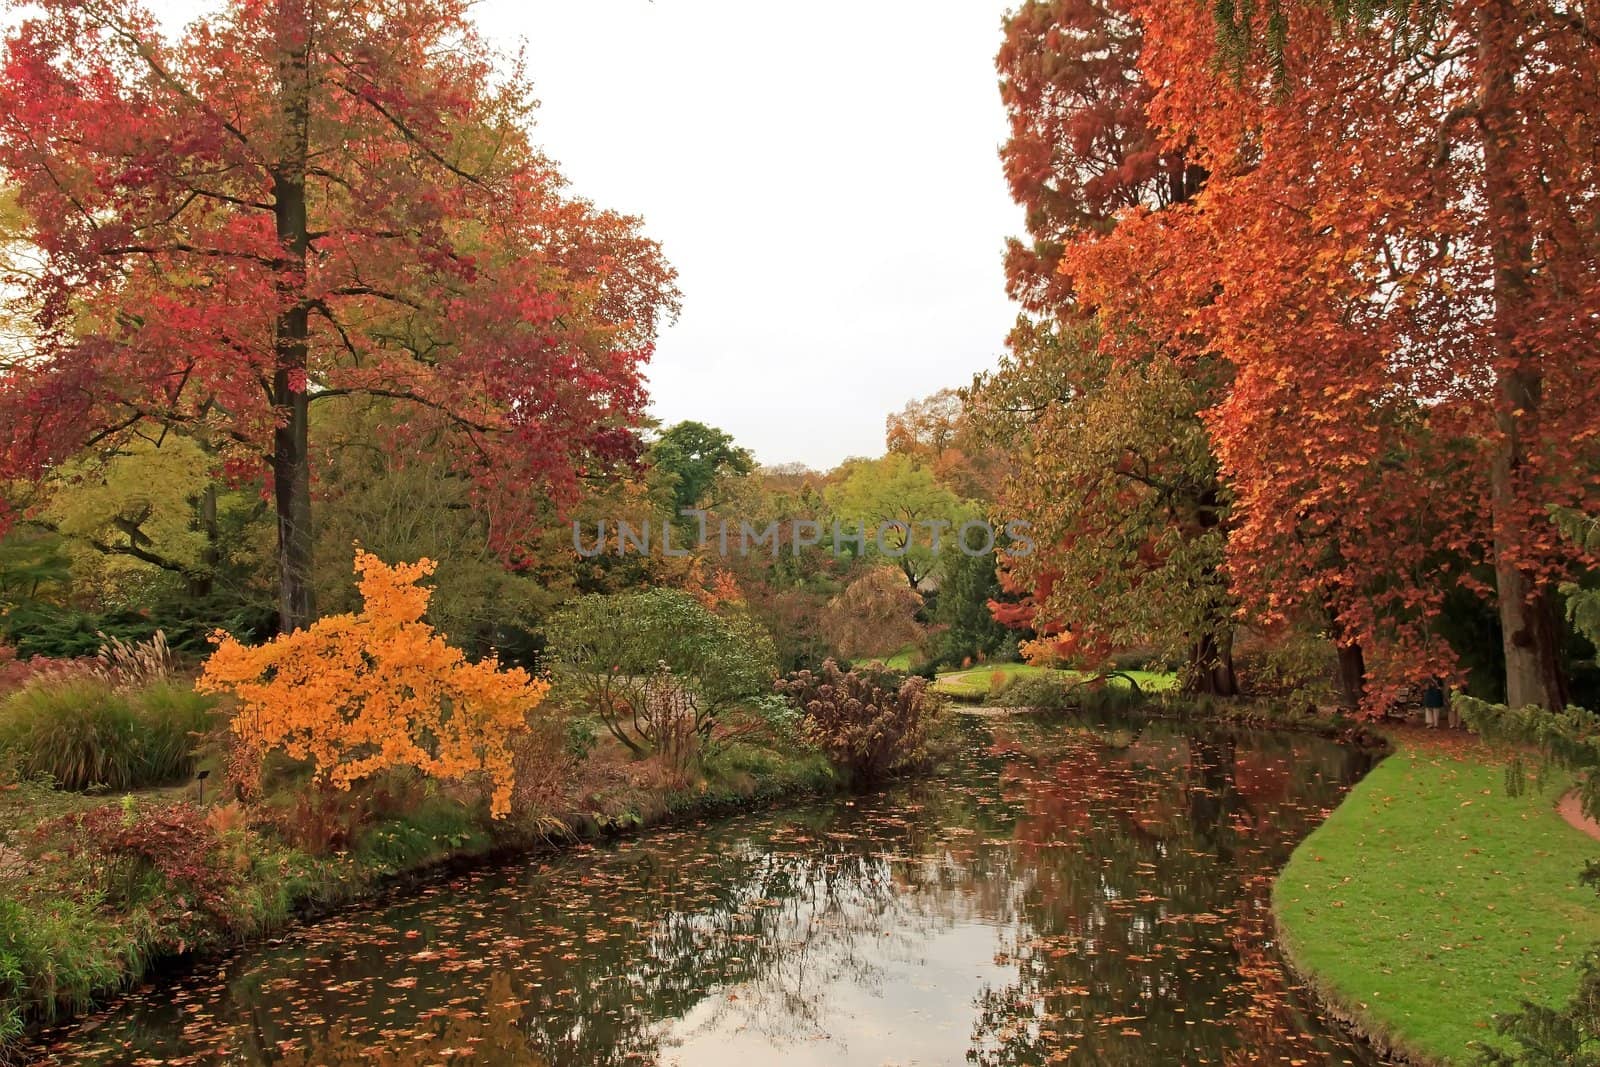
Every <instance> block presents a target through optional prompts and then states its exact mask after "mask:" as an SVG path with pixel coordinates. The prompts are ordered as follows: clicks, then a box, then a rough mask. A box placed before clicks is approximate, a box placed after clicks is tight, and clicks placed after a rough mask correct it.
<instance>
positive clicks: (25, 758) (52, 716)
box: [0, 674, 213, 791]
mask: <svg viewBox="0 0 1600 1067" xmlns="http://www.w3.org/2000/svg"><path fill="white" fill-rule="evenodd" d="M212 705H213V702H212V700H211V699H210V698H209V697H203V696H200V695H199V694H196V693H193V692H191V691H189V690H187V689H183V688H180V687H179V686H177V685H174V684H172V683H169V682H158V683H155V684H153V685H150V686H147V687H145V688H143V689H139V690H134V691H132V692H129V693H122V692H118V691H117V690H116V689H115V688H114V687H113V686H112V684H111V683H110V682H108V681H106V680H104V679H102V678H97V677H95V676H93V675H88V674H79V675H68V676H64V677H63V676H57V677H44V678H35V679H33V680H32V681H30V682H29V683H28V684H27V685H26V686H24V687H23V688H22V689H20V690H18V691H17V692H16V693H13V694H12V695H11V696H9V697H8V698H6V700H5V702H4V703H0V753H3V754H4V755H5V757H6V762H7V763H9V764H10V765H11V766H12V768H13V769H14V771H15V772H16V773H17V774H19V775H21V776H23V777H28V778H39V777H48V778H50V779H52V780H53V781H54V782H55V783H56V785H57V787H59V788H61V789H70V790H79V791H81V790H86V789H91V788H95V787H103V788H106V789H111V790H127V789H139V788H142V787H145V786H152V785H165V784H168V783H171V782H176V781H181V780H182V779H184V778H185V777H187V776H188V775H189V774H190V773H192V772H193V770H194V762H195V758H194V748H195V737H194V735H195V734H197V733H203V732H204V731H206V730H207V729H208V728H209V726H210V724H211V709H212Z"/></svg>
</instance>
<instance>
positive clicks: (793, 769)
mask: <svg viewBox="0 0 1600 1067" xmlns="http://www.w3.org/2000/svg"><path fill="white" fill-rule="evenodd" d="M987 710H988V712H989V713H990V714H1000V715H1001V716H1003V717H1009V716H1013V715H1023V716H1027V717H1029V718H1035V717H1038V716H1045V717H1048V718H1051V719H1054V718H1055V717H1057V716H1059V715H1061V712H1060V711H1059V709H1030V708H1018V707H1010V708H1004V709H987ZM973 711H974V712H976V713H977V714H980V715H981V714H983V713H984V711H983V709H973ZM1067 714H1068V715H1069V716H1070V715H1071V713H1070V712H1069V713H1067ZM963 717H966V716H963ZM1138 717H1139V718H1140V719H1148V720H1151V721H1166V722H1174V723H1186V724H1191V725H1215V726H1222V727H1240V728H1249V729H1257V728H1266V729H1270V730H1278V731H1283V732H1288V733H1306V734H1314V735H1318V736H1322V737H1326V738H1328V739H1330V740H1335V741H1338V742H1341V743H1343V744H1346V745H1350V746H1354V747H1357V748H1362V749H1366V750H1369V751H1374V752H1376V753H1378V754H1379V755H1380V756H1381V755H1382V754H1383V753H1384V752H1386V751H1387V741H1386V740H1385V739H1384V738H1383V737H1382V736H1381V735H1380V734H1378V733H1375V732H1373V731H1372V730H1370V729H1368V728H1367V727H1366V726H1364V725H1362V724H1359V723H1355V722H1352V721H1350V720H1337V721H1335V720H1329V719H1326V718H1319V717H1314V716H1300V715H1293V714H1287V713H1284V712H1281V711H1273V710H1270V709H1268V708H1266V707H1264V706H1257V707H1255V708H1254V709H1248V708H1240V707H1236V706H1234V705H1233V704H1231V703H1222V704H1213V703H1207V702H1204V701H1193V700H1184V701H1179V700H1166V701H1161V702H1159V703H1152V704H1150V705H1146V706H1145V707H1144V708H1142V709H1141V710H1140V711H1139V712H1138ZM763 754H764V758H762V759H760V760H759V761H755V762H752V763H749V764H740V765H738V767H737V769H736V770H735V771H733V772H731V773H724V774H721V775H719V776H718V778H719V779H720V780H718V781H715V782H708V781H702V782H700V783H699V784H698V785H697V786H693V787H688V788H659V789H655V790H651V791H646V792H639V791H637V790H635V791H633V792H632V793H630V794H629V796H628V799H627V801H626V809H625V810H617V809H618V807H619V805H618V804H616V803H612V804H611V805H609V807H610V808H611V809H612V811H613V813H612V814H609V815H597V814H596V813H595V812H593V811H582V812H574V813H569V814H567V815H564V816H562V817H561V818H560V819H544V820H540V821H538V822H537V823H530V822H527V821H518V820H510V821H500V822H495V821H490V820H478V821H477V822H476V823H473V822H471V821H467V822H460V823H459V825H458V824H457V821H452V820H451V819H449V818H448V817H445V818H444V820H443V821H444V822H448V823H450V824H449V825H443V824H441V825H431V823H433V822H436V821H440V820H439V817H440V816H441V815H442V813H443V812H445V811H446V810H447V808H446V806H445V805H435V806H433V807H431V808H430V807H427V806H425V807H424V809H423V810H422V811H420V812H418V813H416V815H415V816H414V817H409V818H406V819H401V820H397V821H396V823H394V824H393V825H391V826H390V827H389V828H388V830H387V831H384V832H385V833H387V834H389V835H392V837H393V839H394V846H393V847H392V848H391V849H387V850H378V851H374V850H372V849H365V848H364V849H361V850H359V851H357V850H352V851H349V852H345V853H341V854H339V855H337V856H334V857H329V858H327V859H325V860H320V861H317V862H314V863H311V864H304V865H297V866H296V867H295V869H293V870H292V871H289V870H288V869H287V868H284V869H283V872H282V874H283V877H282V878H281V880H280V881H279V883H278V884H277V885H276V886H271V887H269V886H265V885H263V886H262V887H260V889H261V893H260V899H259V907H258V908H256V909H254V910H253V911H251V912H250V913H248V914H240V913H235V914H234V915H233V916H231V918H230V921H228V922H220V921H216V920H215V919H213V918H211V917H209V916H205V915H203V914H198V913H190V914H189V915H188V916H187V917H188V919H189V920H190V921H189V922H187V923H185V924H184V925H183V926H182V927H181V928H176V927H159V926H149V925H141V924H131V923H130V924H124V925H118V926H115V927H112V928H111V929H110V930H109V931H105V932H104V933H108V934H109V935H110V936H112V937H114V938H117V939H118V940H116V941H115V942H113V943H102V944H101V945H99V946H98V947H97V950H96V951H94V952H89V951H83V952H82V953H81V955H80V957H79V958H77V959H76V960H72V961H66V960H63V961H61V962H62V963H65V964H72V965H76V966H77V967H78V968H79V969H80V975H81V977H77V978H75V979H74V978H68V981H72V980H75V981H77V982H78V983H79V985H78V986H77V987H76V988H72V989H71V990H70V995H64V990H63V989H62V986H63V985H64V984H65V983H64V982H63V978H67V975H65V974H64V973H63V972H65V970H66V968H65V967H63V968H62V969H61V971H60V972H58V971H54V970H53V971H52V972H51V973H50V974H49V975H48V976H47V977H48V979H49V981H50V982H52V983H54V998H53V1004H52V1002H51V1001H50V1000H46V999H43V998H41V999H40V1000H38V1001H36V1002H35V1003H34V1004H33V1005H31V1006H30V1007H29V1008H28V1009H27V1011H26V1015H25V1023H24V1027H25V1028H24V1036H23V1040H22V1041H21V1042H19V1044H18V1047H19V1048H21V1049H22V1050H23V1052H24V1054H26V1049H27V1048H28V1046H29V1045H30V1044H33V1045H36V1044H37V1042H38V1041H39V1040H40V1038H41V1036H46V1035H51V1034H60V1033H61V1032H63V1029H64V1027H65V1026H66V1025H67V1024H69V1023H71V1022H72V1021H73V1020H74V1019H75V1018H76V1017H78V1016H79V1015H82V1014H85V1013H88V1012H89V1011H91V1010H98V1009H101V1008H104V1007H106V1006H108V1005H114V1003H115V1001H116V999H117V998H118V997H119V996H121V995H123V994H125V993H127V992H128V991H129V990H130V989H132V988H134V987H136V986H137V985H139V984H140V983H141V982H145V981H148V980H156V981H160V980H163V979H164V978H166V977H169V976H171V977H174V978H175V977H176V976H178V975H181V974H183V973H185V972H186V971H188V970H190V969H192V968H193V967H195V966H197V965H199V964H201V963H204V962H207V961H212V960H220V959H223V958H226V957H228V956H230V955H232V954H234V953H236V952H239V951H240V950H242V949H244V948H247V947H249V946H250V945H252V944H255V943H258V942H260V941H262V940H264V939H267V938H272V937H275V936H277V935H279V934H281V933H283V931H284V930H285V929H287V928H289V927H291V926H293V925H296V924H305V923H315V922H317V921H320V920H324V919H327V918H329V917H331V916H333V915H335V914H336V913H342V912H347V911H349V910H351V909H362V908H366V907H369V906H374V905H376V904H378V903H379V902H381V901H384V900H393V899H399V898H401V897H403V896H404V895H406V894H408V893H413V892H417V891H420V890H421V889H423V888H424V887H426V886H428V885H430V884H433V883H435V882H437V881H439V880H441V879H444V878H446V877H449V876H451V875H455V874H459V873H462V872H466V871H470V870H474V869H479V868H486V867H492V866H495V865H498V864H511V863H514V862H517V861H519V860H523V859H526V858H528V857H531V856H538V855H554V854H557V853H560V852H562V851H563V850H566V849H569V848H571V847H573V846H576V845H580V844H584V843H590V842H596V841H601V840H605V839H613V838H619V837H627V836H632V835H639V834H646V835H648V834H649V833H650V832H651V831H653V830H664V829H667V828H670V827H675V826H679V825H683V824H686V823H692V822H695V821H697V820H703V819H707V818H717V817H723V816H731V815H735V814H740V813H746V812H755V811H759V810H764V809H768V808H772V807H775V806H779V805H782V804H785V803H788V802H793V801H799V800H803V799H805V798H808V797H825V796H828V795H832V794H837V793H839V792H842V791H845V790H847V788H848V786H847V783H845V782H844V781H843V780H842V778H841V776H840V775H839V773H838V771H837V770H836V769H835V768H833V767H832V766H830V765H829V763H828V762H827V761H826V760H824V759H821V758H819V757H817V756H816V754H814V753H813V754H774V753H771V752H770V751H766V750H763ZM733 762H734V763H736V764H738V761H733ZM457 814H459V813H457ZM378 836H383V834H382V833H380V834H379V835H378ZM195 919H199V920H201V921H200V923H199V924H198V925H196V923H195V922H194V920H195ZM36 988H43V987H39V986H36ZM1313 988H1314V983H1313ZM1332 1017H1335V1018H1337V1017H1339V1014H1338V1013H1337V1012H1335V1013H1333V1016H1332ZM1357 1032H1358V1033H1360V1032H1361V1031H1360V1029H1359V1028H1357ZM1363 1036H1365V1035H1363ZM0 1062H3V1060H0Z"/></svg>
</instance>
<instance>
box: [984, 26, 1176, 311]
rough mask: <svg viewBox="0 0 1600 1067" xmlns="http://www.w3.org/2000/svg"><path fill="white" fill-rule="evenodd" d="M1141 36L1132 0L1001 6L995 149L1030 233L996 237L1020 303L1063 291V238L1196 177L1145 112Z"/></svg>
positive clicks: (1030, 306)
mask: <svg viewBox="0 0 1600 1067" xmlns="http://www.w3.org/2000/svg"><path fill="white" fill-rule="evenodd" d="M1142 37H1143V31H1142V28H1141V26H1140V24H1139V21H1138V18H1137V17H1136V12H1135V10H1134V4H1133V3H1132V2H1131V0H1028V2H1026V3H1024V4H1022V5H1021V6H1020V7H1018V8H1017V10H1016V11H1014V12H1012V13H1011V14H1009V15H1008V16H1007V17H1006V20H1005V39H1004V41H1003V42H1002V44H1001V46H1000V52H999V55H998V57H997V58H996V61H995V62H996V65H997V66H998V67H999V70H1000V97H1001V100H1002V102H1003V103H1004V104H1005V107H1006V116H1007V118H1008V120H1009V122H1010V137H1009V138H1008V139H1007V141H1006V144H1005V147H1004V148H1003V149H1002V150H1001V153H1000V158H1001V162H1002V163H1003V164H1004V166H1005V174H1006V180H1007V181H1008V182H1009V183H1010V186H1011V195H1012V197H1013V198H1014V199H1015V200H1016V201H1017V203H1019V204H1021V205H1022V207H1023V209H1024V210H1025V211H1026V212H1027V216H1026V220H1027V229H1028V234H1029V236H1030V238H1031V240H1030V241H1028V242H1023V241H1021V240H1018V239H1016V238H1013V239H1011V240H1010V241H1008V242H1007V252H1006V282H1007V288H1008V290H1009V291H1010V293H1011V295H1012V296H1013V297H1015V298H1016V299H1017V300H1018V301H1020V302H1021V303H1022V305H1023V307H1024V308H1026V309H1027V310H1028V311H1030V312H1036V313H1042V314H1049V315H1054V314H1056V313H1057V312H1059V310H1060V309H1061V308H1062V307H1063V306H1066V305H1068V304H1071V303H1072V302H1073V293H1072V286H1071V281H1070V279H1069V278H1066V277H1065V276H1063V275H1062V274H1061V272H1060V270H1059V269H1058V267H1059V264H1060V261H1061V253H1062V250H1063V247H1064V246H1065V245H1066V243H1067V242H1069V241H1071V240H1072V239H1073V238H1074V237H1075V236H1077V235H1079V234H1082V233H1085V232H1098V231H1103V230H1106V229H1109V228H1110V227H1112V226H1113V225H1115V222H1116V216H1117V213H1118V212H1120V211H1124V210H1130V209H1134V208H1139V207H1156V208H1159V207H1162V206H1165V205H1168V204H1173V203H1180V202H1182V201H1184V200H1187V199H1188V198H1189V197H1190V196H1192V195H1193V194H1194V192H1195V190H1197V189H1198V188H1199V187H1200V185H1201V183H1202V182H1203V181H1204V180H1205V174H1204V172H1203V171H1202V170H1201V169H1200V168H1199V167H1197V166H1196V165H1195V164H1194V162H1193V161H1192V159H1191V158H1190V157H1189V155H1188V154H1187V153H1185V152H1183V151H1181V150H1175V149H1173V148H1170V147H1168V146H1166V145H1165V144H1164V143H1163V142H1162V141H1161V139H1160V137H1159V136H1158V134H1157V132H1156V131H1155V129H1154V128H1153V127H1152V126H1151V124H1150V122H1149V119H1148V117H1147V114H1146V108H1147V106H1148V104H1149V101H1150V98H1151V95H1152V90H1151V88H1150V86H1149V85H1148V84H1147V83H1146V82H1145V81H1144V80H1143V79H1142V78H1141V77H1140V76H1139V74H1138V69H1137V64H1138V60H1139V50H1140V46H1141V40H1142Z"/></svg>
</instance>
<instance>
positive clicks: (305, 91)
mask: <svg viewBox="0 0 1600 1067" xmlns="http://www.w3.org/2000/svg"><path fill="white" fill-rule="evenodd" d="M280 11H281V25H282V27H283V28H282V31H281V33H280V37H279V42H278V43H279V56H280V57H281V58H280V60H279V67H278V91H279V94H280V97H279V99H280V108H281V121H282V123H283V126H282V136H283V140H282V147H281V154H280V155H279V159H278V163H277V165H276V166H275V167H274V168H273V172H272V183H273V214H274V217H275V219H276V223H277V235H278V243H279V248H280V256H281V259H280V261H279V270H278V298H279V305H278V306H279V312H278V320H277V324H276V338H275V340H276V365H275V367H274V368H273V375H272V407H273V414H274V415H275V416H276V418H277V426H276V428H275V429H274V430H273V434H272V480H273V492H274V496H275V503H276V504H277V511H278V627H279V629H280V630H282V631H283V632H284V633H289V632H291V631H294V630H299V629H302V628H303V627H306V626H309V625H310V624H311V620H312V618H313V617H314V615H315V605H314V604H313V601H312V592H311V556H312V536H311V450H310V434H309V430H310V412H309V402H310V397H309V395H308V394H307V392H306V367H307V362H308V360H307V357H308V354H309V350H310V309H309V308H308V306H307V303H306V257H307V251H308V249H309V247H310V227H309V226H308V224H307V218H306V167H307V160H308V157H309V155H310V132H311V131H310V111H311V100H310V52H311V31H310V20H309V18H308V17H307V12H306V5H305V0H282V3H281V6H280Z"/></svg>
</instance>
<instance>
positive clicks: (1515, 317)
mask: <svg viewBox="0 0 1600 1067" xmlns="http://www.w3.org/2000/svg"><path fill="white" fill-rule="evenodd" d="M1480 20H1481V21H1480V22H1479V25H1478V34H1479V41H1478V63H1479V95H1478V108H1479V113H1478V123H1479V128H1480V129H1481V131H1482V137H1483V163H1484V202H1485V207H1486V210H1487V212H1488V223H1489V240H1490V251H1491V256H1492V260H1493V266H1494V320H1493V343H1494V357H1495V374H1496V394H1497V395H1496V396H1495V398H1494V399H1495V411H1496V423H1497V429H1498V431H1499V439H1498V440H1497V441H1496V442H1495V455H1494V463H1493V467H1492V470H1491V473H1490V491H1491V502H1492V507H1493V524H1494V554H1495V565H1494V569H1495V589H1496V594H1497V599H1498V601H1499V610H1500V629H1501V635H1502V642H1503V647H1504V649H1505V660H1506V703H1507V704H1509V705H1510V706H1511V707H1514V708H1516V707H1525V706H1527V705H1529V704H1537V705H1541V706H1543V707H1546V708H1551V709H1556V710H1559V709H1561V708H1564V707H1565V706H1566V703H1567V698H1568V690H1567V681H1566V676H1565V674H1564V672H1563V670H1562V665H1561V658H1560V628H1559V626H1558V625H1557V622H1556V612H1555V604H1554V602H1553V601H1554V598H1553V591H1552V590H1551V589H1550V588H1549V585H1548V583H1542V582H1540V581H1539V580H1538V579H1537V578H1536V577H1535V576H1534V573H1533V572H1532V571H1531V570H1529V569H1528V568H1527V566H1526V564H1525V561H1524V560H1523V559H1522V544H1523V540H1524V538H1523V537H1522V534H1523V532H1524V529H1525V526H1526V523H1527V522H1528V521H1529V514H1528V507H1529V492H1530V490H1531V488H1532V487H1531V486H1530V485H1529V484H1528V483H1529V479H1530V475H1531V472H1530V470H1529V468H1528V453H1527V449H1528V443H1529V442H1533V443H1535V444H1537V442H1538V434H1539V417H1540V405H1541V402H1542V400H1543V392H1544V378H1543V373H1542V371H1541V368H1540V365H1539V354H1538V353H1537V352H1535V351H1533V350H1532V347H1531V346H1530V345H1529V343H1528V341H1527V340H1526V338H1527V336H1528V334H1529V333H1530V332H1531V331H1530V329H1529V328H1530V327H1531V326H1532V325H1533V323H1531V322H1529V321H1528V319H1529V316H1531V315H1533V314H1534V312H1533V310H1532V308H1531V307H1530V305H1531V302H1532V296H1533V285H1532V271H1533V265H1532V260H1533V226H1532V222H1531V220H1530V218H1529V215H1528V203H1527V198H1526V197H1525V196H1524V195H1523V193H1522V190H1521V188H1520V187H1519V185H1518V183H1517V168H1518V166H1519V163H1518V161H1517V158H1516V149H1517V140H1518V129H1517V127H1518V124H1519V123H1520V121H1521V119H1520V118H1519V116H1518V115H1517V113H1516V106H1517V105H1516V103H1515V100H1514V95H1513V94H1514V93H1515V91H1516V71H1517V67H1518V65H1519V63H1520V62H1521V54H1520V52H1521V37H1522V34H1521V27H1522V24H1523V17H1522V16H1521V15H1520V14H1519V12H1518V4H1517V2H1516V0H1498V2H1495V3H1491V4H1488V5H1486V6H1485V7H1484V8H1483V9H1482V14H1481V16H1480Z"/></svg>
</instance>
